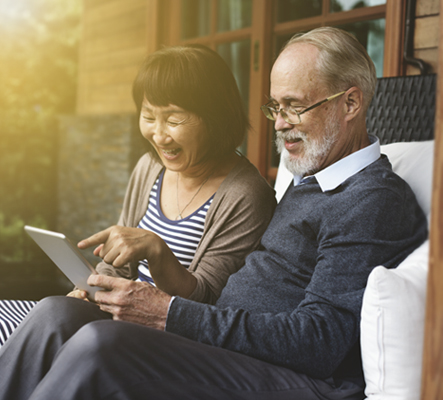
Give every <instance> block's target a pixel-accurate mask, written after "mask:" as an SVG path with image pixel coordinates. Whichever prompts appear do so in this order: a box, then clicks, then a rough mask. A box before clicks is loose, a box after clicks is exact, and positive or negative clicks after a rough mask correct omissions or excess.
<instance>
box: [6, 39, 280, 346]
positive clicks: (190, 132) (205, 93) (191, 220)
mask: <svg viewBox="0 0 443 400" xmlns="http://www.w3.org/2000/svg"><path fill="white" fill-rule="evenodd" d="M133 97H134V100H135V103H136V106H137V109H138V113H139V116H140V121H139V123H140V130H141V133H142V135H143V136H144V138H145V139H146V140H147V141H148V142H149V145H150V148H151V149H150V151H149V152H148V153H147V154H145V155H144V156H143V157H142V158H141V159H140V160H139V162H138V164H137V166H136V167H135V170H134V172H133V174H132V176H131V180H130V182H129V186H128V189H127V193H126V197H125V200H124V204H123V211H122V213H121V216H120V220H119V222H118V224H117V225H116V226H113V227H110V228H108V229H106V230H104V231H101V232H99V233H97V234H95V235H93V236H91V237H89V238H87V239H85V240H83V241H81V242H80V243H79V247H80V248H86V247H90V246H98V247H97V248H96V249H95V251H94V253H95V254H96V255H98V256H100V257H101V258H102V259H103V261H102V262H101V263H99V264H98V265H97V270H98V271H99V273H100V274H102V275H110V276H114V277H123V278H127V279H132V280H137V281H139V283H138V284H139V285H146V284H147V283H146V282H148V283H150V284H153V285H156V286H157V288H159V289H161V290H163V291H164V292H166V293H168V294H170V295H176V296H180V297H185V298H189V299H192V300H196V301H200V302H206V303H214V302H215V301H216V300H217V298H218V297H219V295H220V293H221V290H222V288H223V287H224V285H225V284H226V281H227V279H228V277H229V275H231V274H232V273H234V272H236V271H237V270H238V269H239V268H240V267H241V266H242V265H243V261H244V259H245V257H246V255H247V254H248V253H249V252H251V251H252V250H253V249H255V248H256V247H257V246H258V244H259V241H260V238H261V236H262V234H263V232H264V230H265V228H266V226H267V225H268V223H269V221H270V219H271V216H272V213H273V211H274V208H275V198H274V191H273V190H272V189H271V187H270V186H269V185H268V184H267V182H266V181H265V180H264V179H263V178H262V177H261V176H260V174H259V172H258V171H257V169H256V168H255V167H254V166H253V165H252V164H251V163H250V162H249V161H248V160H247V159H246V158H245V157H243V156H241V155H240V154H238V153H237V152H236V148H237V147H238V146H239V145H240V144H241V143H242V142H243V139H244V135H245V132H246V129H247V127H248V122H247V118H246V116H245V113H244V110H243V106H242V102H241V98H240V95H239V92H238V88H237V86H236V83H235V80H234V77H233V76H232V73H231V72H230V70H229V68H228V66H227V65H226V63H225V62H224V61H223V60H222V58H221V57H220V56H219V55H218V54H217V53H216V52H214V51H212V50H210V49H208V48H207V47H204V46H199V45H188V46H181V47H170V48H165V49H162V50H159V51H157V52H155V53H153V54H152V55H150V56H148V57H147V59H146V60H145V62H144V63H143V65H142V66H141V69H140V71H139V73H138V75H137V77H136V79H135V82H134V86H133ZM69 295H70V296H75V297H79V298H86V293H85V292H82V291H78V290H76V291H74V292H71V293H70V294H69ZM4 305H5V303H4V302H3V306H4ZM27 305H28V308H31V307H32V305H33V303H27ZM1 307H2V305H1V304H0V313H1V312H2V309H1ZM26 312H27V311H25V312H24V314H25V313H26ZM2 319H3V325H4V324H5V317H2V316H1V314H0V329H1V324H2V321H1V320H2ZM20 319H21V318H17V319H16V320H20ZM1 336H2V335H1V332H0V341H1Z"/></svg>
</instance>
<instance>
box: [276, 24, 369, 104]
mask: <svg viewBox="0 0 443 400" xmlns="http://www.w3.org/2000/svg"><path fill="white" fill-rule="evenodd" d="M296 43H308V44H311V45H313V46H315V47H316V48H317V49H318V50H319V51H320V56H319V59H318V64H317V69H318V72H319V75H320V79H322V80H323V82H324V84H325V85H326V87H328V88H329V89H330V90H331V93H332V94H335V93H337V92H340V91H342V90H347V89H349V88H350V87H352V86H356V87H358V88H359V89H360V90H361V91H362V92H363V107H364V109H365V110H366V109H367V107H368V106H369V104H370V102H371V99H372V96H373V95H374V90H375V85H376V83H377V76H376V73H375V66H374V63H373V62H372V60H371V58H370V57H369V55H368V53H367V51H366V49H365V48H364V47H363V46H362V45H361V44H360V42H359V41H358V40H357V39H356V38H355V37H354V36H353V35H351V34H350V33H348V32H346V31H344V30H342V29H338V28H333V27H330V26H325V27H321V28H317V29H313V30H312V31H309V32H307V33H298V34H296V35H294V36H293V37H292V38H291V39H290V40H289V41H288V42H287V43H286V45H285V46H284V48H283V49H282V52H283V51H284V50H285V49H286V48H288V47H289V46H292V45H294V44H296Z"/></svg>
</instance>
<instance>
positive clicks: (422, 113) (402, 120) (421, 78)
mask: <svg viewBox="0 0 443 400" xmlns="http://www.w3.org/2000/svg"><path fill="white" fill-rule="evenodd" d="M435 85H436V76H435V74H432V75H414V76H402V77H395V78H380V79H378V81H377V87H376V89H375V95H374V98H373V99H372V102H371V105H370V106H369V109H368V113H367V118H366V123H367V127H368V132H369V133H371V134H373V135H376V136H378V137H379V138H380V143H381V144H386V143H393V142H414V141H424V140H431V139H433V138H434V117H435Z"/></svg>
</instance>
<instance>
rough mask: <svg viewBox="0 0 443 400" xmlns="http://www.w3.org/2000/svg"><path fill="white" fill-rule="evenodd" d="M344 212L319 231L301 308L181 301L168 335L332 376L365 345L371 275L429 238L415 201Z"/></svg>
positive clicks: (391, 197) (361, 203)
mask: <svg viewBox="0 0 443 400" xmlns="http://www.w3.org/2000/svg"><path fill="white" fill-rule="evenodd" d="M354 200H355V199H354ZM411 200H412V201H411ZM407 203H410V204H407ZM411 204H412V205H411ZM340 210H343V212H341V213H335V212H333V210H331V212H330V213H328V214H327V218H326V219H325V227H326V226H327V227H328V228H325V227H324V229H320V230H319V235H318V242H319V243H318V249H319V250H318V257H317V265H316V266H315V271H314V274H313V275H312V277H311V280H310V282H309V284H308V285H307V287H306V290H305V298H304V300H302V301H301V303H299V305H298V306H297V307H296V308H295V309H293V310H285V311H282V312H277V311H276V312H275V313H272V312H271V313H269V312H268V313H259V312H257V313H251V312H248V311H246V310H244V309H235V308H231V307H226V308H224V309H219V308H217V307H216V306H210V305H205V304H198V303H194V302H191V301H189V300H184V299H181V298H176V299H175V300H174V301H173V303H172V304H171V308H170V311H169V314H168V321H167V326H166V330H167V331H170V332H174V333H176V334H179V335H182V336H185V337H187V338H190V339H192V340H196V341H199V342H202V343H206V344H210V345H213V346H217V347H222V348H226V349H228V350H232V351H235V352H240V353H243V354H246V355H248V356H251V357H254V358H257V359H260V360H263V361H266V362H269V363H271V364H275V365H280V366H283V367H286V368H290V369H292V370H294V371H297V372H300V373H305V374H308V375H310V376H312V377H315V378H326V377H329V376H331V375H332V374H333V372H334V371H336V370H337V368H338V367H339V365H340V364H341V363H342V362H343V360H344V359H345V357H346V356H347V355H348V354H349V353H350V351H351V349H352V348H353V347H354V345H355V344H356V342H357V341H358V338H359V322H360V309H361V302H362V295H363V291H364V288H365V286H366V281H367V277H368V275H369V272H370V271H371V270H372V268H373V267H375V266H376V265H379V264H381V263H383V264H384V265H386V266H387V267H388V268H389V267H394V266H396V265H397V264H398V263H399V262H400V261H402V259H404V258H405V257H406V256H407V254H409V253H410V252H411V251H413V250H414V248H416V247H418V245H419V244H420V243H421V242H422V241H423V240H424V239H425V237H426V234H427V228H426V220H425V218H424V216H423V213H422V212H421V210H420V209H419V207H418V205H417V204H416V202H415V201H414V199H411V197H407V198H402V196H401V195H400V194H398V193H393V192H391V191H389V190H379V191H371V192H370V193H367V195H365V196H361V197H360V198H359V199H358V200H357V201H353V202H349V203H347V204H343V207H340ZM359 221H360V222H359ZM363 221H364V223H362V222H363ZM331 227H332V229H330V228H331ZM268 278H269V280H270V281H272V278H270V277H268ZM266 279H267V278H266V277H260V278H257V281H258V282H260V280H261V281H263V280H266ZM229 284H231V280H230V281H229V283H228V285H229ZM235 289H236V290H237V291H240V292H241V285H240V286H238V287H236V288H235ZM231 290H232V288H231ZM274 290H278V287H275V288H274ZM262 297H263V301H266V295H265V293H262ZM225 303H226V301H225Z"/></svg>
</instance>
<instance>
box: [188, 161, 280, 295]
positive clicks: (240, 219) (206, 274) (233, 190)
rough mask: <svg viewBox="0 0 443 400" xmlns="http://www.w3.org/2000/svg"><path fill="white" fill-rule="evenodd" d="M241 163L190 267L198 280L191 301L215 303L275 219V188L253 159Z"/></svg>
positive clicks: (216, 204) (214, 210)
mask: <svg viewBox="0 0 443 400" xmlns="http://www.w3.org/2000/svg"><path fill="white" fill-rule="evenodd" d="M241 165H242V168H240V169H239V170H238V171H237V173H235V174H233V176H230V177H229V179H226V182H224V184H223V187H221V188H220V189H219V191H218V192H217V195H216V196H217V201H215V199H214V202H213V204H212V205H211V208H210V209H209V210H210V214H209V212H208V215H207V220H206V223H205V234H204V236H203V237H202V240H201V243H200V244H199V249H198V251H197V253H196V255H195V257H194V260H193V263H192V264H191V266H190V270H191V271H192V273H193V275H194V277H195V278H196V279H197V286H196V288H195V290H194V292H193V293H192V294H191V296H190V297H189V299H191V300H195V301H199V302H204V303H209V304H214V303H215V301H216V300H217V299H218V297H219V296H220V293H221V291H222V289H223V287H224V286H225V285H226V282H227V280H228V278H229V276H230V275H231V274H233V273H235V272H236V271H238V270H239V269H240V268H241V267H242V266H243V265H244V261H245V258H246V256H247V255H248V254H249V253H250V252H251V251H253V250H254V249H256V248H257V247H258V245H259V244H260V239H261V237H262V235H263V233H264V232H265V230H266V227H267V226H268V224H269V222H270V220H271V218H272V215H273V212H274V209H275V206H276V200H275V194H274V190H273V189H272V188H271V187H270V186H269V184H268V183H267V182H266V181H265V180H264V179H263V178H262V177H261V176H260V174H259V172H258V170H257V169H256V168H255V167H254V166H253V165H252V164H250V163H249V161H247V160H243V161H242V163H241Z"/></svg>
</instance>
